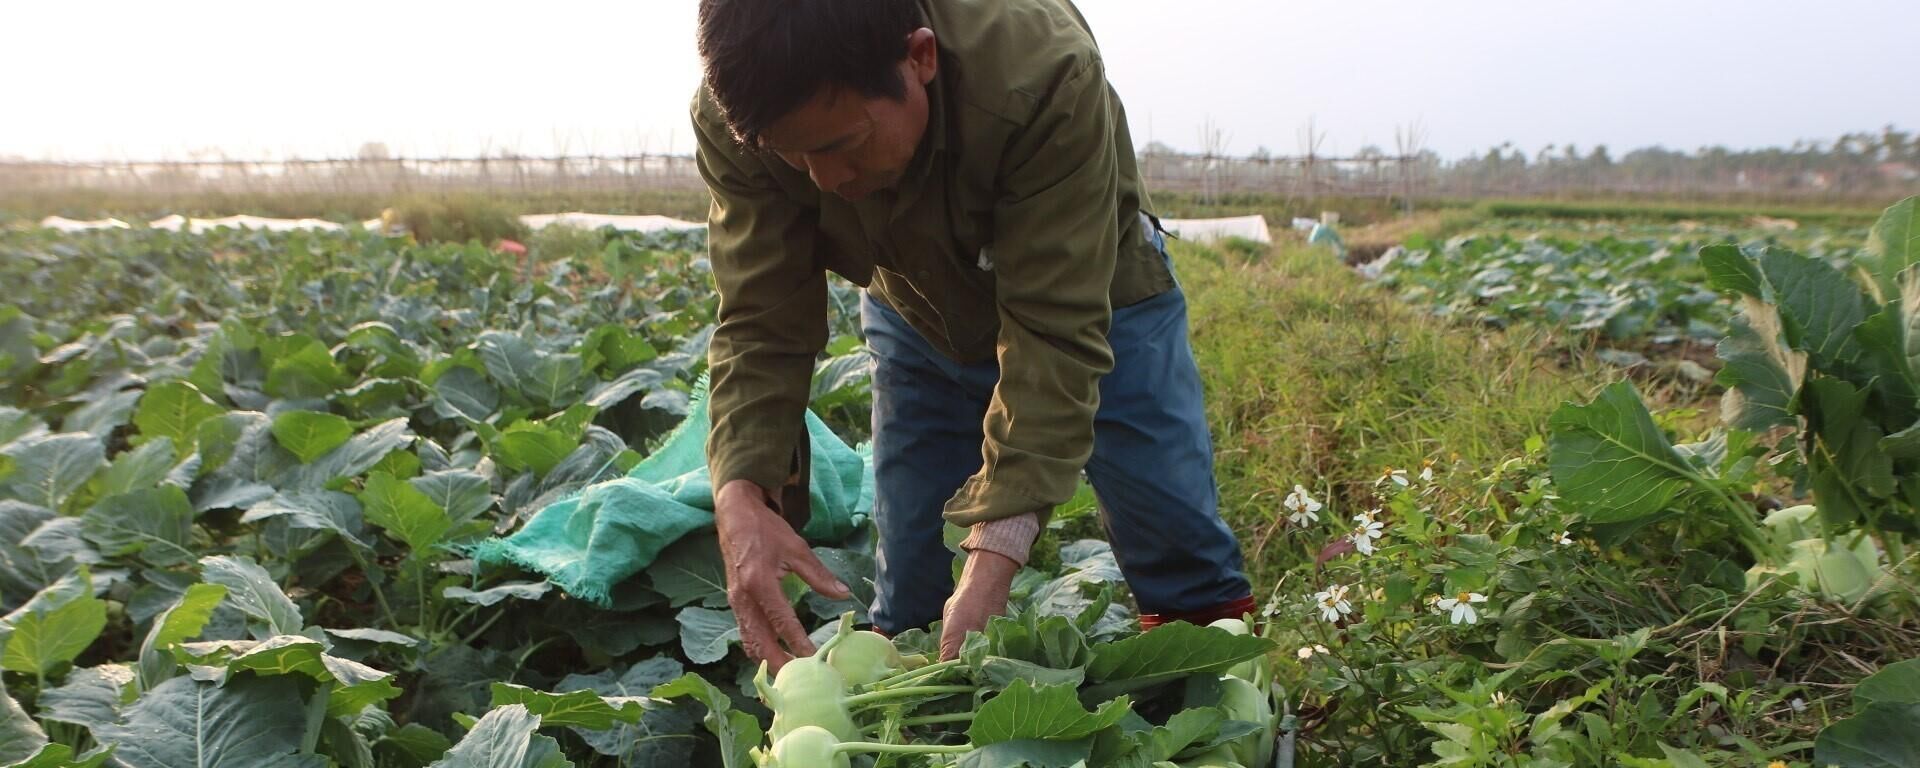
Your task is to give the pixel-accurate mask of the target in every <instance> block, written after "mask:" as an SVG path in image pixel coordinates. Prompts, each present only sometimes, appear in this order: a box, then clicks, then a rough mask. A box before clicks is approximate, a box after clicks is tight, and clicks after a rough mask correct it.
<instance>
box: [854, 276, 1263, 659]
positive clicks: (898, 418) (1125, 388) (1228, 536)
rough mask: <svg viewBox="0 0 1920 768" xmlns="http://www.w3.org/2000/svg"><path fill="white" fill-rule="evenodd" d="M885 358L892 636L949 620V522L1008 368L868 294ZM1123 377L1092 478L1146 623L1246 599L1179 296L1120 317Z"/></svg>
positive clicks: (871, 342) (1117, 374)
mask: <svg viewBox="0 0 1920 768" xmlns="http://www.w3.org/2000/svg"><path fill="white" fill-rule="evenodd" d="M861 323H862V325H863V327H864V330H865V333H866V338H867V346H868V347H869V349H870V350H871V351H872V353H873V358H874V371H873V462H874V474H875V480H876V486H877V488H876V493H875V499H874V522H875V525H876V527H877V528H878V532H879V542H878V545H879V546H878V550H879V552H878V562H877V565H878V568H877V577H876V581H877V590H876V594H875V597H874V601H873V607H872V614H873V621H874V624H875V626H877V627H878V628H879V629H880V630H881V631H883V632H887V633H898V632H902V631H905V630H907V629H910V628H914V627H924V626H926V625H927V624H929V623H931V622H932V621H934V620H935V619H938V618H940V615H941V612H942V610H943V608H944V606H945V604H946V600H947V597H948V596H950V595H951V594H952V593H953V574H952V562H953V555H952V553H951V552H949V551H948V550H947V548H946V545H945V544H944V543H943V538H942V530H943V524H944V521H943V520H942V518H941V516H940V513H941V510H942V509H943V508H944V507H945V505H946V503H947V500H948V499H950V498H952V497H953V494H954V492H955V491H958V490H959V489H960V485H961V484H962V483H963V482H965V481H966V479H967V478H968V477H969V476H971V475H972V474H973V473H974V472H976V471H978V470H979V469H980V466H981V461H982V459H981V457H980V444H981V441H982V440H983V439H984V437H983V434H982V432H981V421H982V419H984V418H985V416H986V411H987V402H988V400H989V399H990V398H991V397H992V394H993V388H994V385H995V383H997V382H998V381H999V379H1000V367H999V364H998V363H997V362H991V361H989V362H985V363H978V364H973V365H963V364H961V363H958V362H955V361H954V360H953V359H952V358H949V357H946V356H945V355H943V354H941V353H940V352H939V351H938V350H935V349H934V348H933V347H932V346H931V345H929V344H928V343H927V342H926V340H925V339H924V338H922V337H921V336H920V334H919V332H918V331H915V330H914V329H913V328H912V326H909V325H908V324H907V321H906V319H905V318H902V317H901V316H900V315H899V313H897V312H895V311H894V310H893V309H892V308H890V307H887V306H886V305H884V304H881V303H879V302H878V301H875V300H874V299H873V298H872V297H864V298H863V300H862V303H861ZM1107 340H1108V343H1109V344H1110V345H1111V346H1112V347H1113V356H1114V369H1113V372H1112V373H1110V374H1108V375H1107V376H1105V377H1104V378H1102V379H1101V381H1100V409H1099V411H1098V412H1097V414H1096V415H1095V418H1094V445H1093V457H1092V458H1091V459H1090V460H1088V462H1087V466H1086V473H1087V479H1088V480H1089V481H1090V482H1091V483H1092V485H1093V489H1094V493H1095V495H1096V496H1097V497H1098V498H1099V500H1100V507H1101V518H1102V520H1101V522H1102V523H1103V524H1104V525H1105V527H1106V532H1107V538H1108V541H1110V542H1111V543H1112V544H1113V552H1114V557H1115V559H1116V560H1118V561H1119V564H1120V570H1121V572H1122V573H1123V574H1124V575H1125V576H1126V579H1127V585H1128V587H1129V588H1130V589H1131V590H1132V591H1133V595H1134V599H1135V601H1136V602H1138V603H1139V607H1140V611H1141V612H1142V613H1176V612H1183V611H1198V610H1205V609H1208V608H1212V607H1215V606H1218V605H1221V604H1224V603H1228V602H1231V601H1234V600H1238V599H1242V598H1245V597H1246V596H1247V595H1248V593H1249V592H1250V588H1249V586H1248V584H1247V579H1246V576H1245V575H1244V574H1243V573H1242V571H1241V567H1242V562H1241V555H1240V544H1239V542H1238V541H1237V540H1235V539H1234V536H1233V532H1232V531H1230V530H1228V529H1227V526H1226V524H1225V523H1224V522H1222V521H1221V519H1220V514H1219V509H1218V506H1219V490H1218V488H1217V487H1216V486H1215V485H1214V478H1213V443H1212V437H1211V435H1210V434H1209V433H1208V430H1207V421H1206V413H1205V411H1204V408H1203V406H1202V400H1201V388H1200V373H1199V370H1198V369H1197V368H1196V367H1195V366H1194V362H1193V350H1192V348H1191V347H1190V346H1189V345H1188V342H1187V303H1186V296H1185V295H1184V294H1182V293H1181V291H1180V289H1179V288H1177V287H1176V288H1174V289H1173V290H1171V291H1168V292H1166V293H1164V294H1161V295H1159V296H1156V297H1154V298H1151V299H1148V300H1146V301H1144V302H1141V303H1138V304H1135V305H1133V306H1130V307H1123V308H1120V309H1117V310H1115V311H1114V313H1113V324H1112V328H1111V330H1110V331H1109V332H1108V335H1107Z"/></svg>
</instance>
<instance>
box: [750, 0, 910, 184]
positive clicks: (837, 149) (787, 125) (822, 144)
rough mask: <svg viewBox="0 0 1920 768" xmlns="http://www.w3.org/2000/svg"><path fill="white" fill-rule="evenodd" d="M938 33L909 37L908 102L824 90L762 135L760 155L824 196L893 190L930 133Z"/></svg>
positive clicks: (903, 65) (904, 66)
mask: <svg viewBox="0 0 1920 768" xmlns="http://www.w3.org/2000/svg"><path fill="white" fill-rule="evenodd" d="M938 50H939V49H938V47H937V46H936V45H935V44H934V40H933V31H932V30H928V29H924V28H923V29H919V30H915V31H914V32H913V34H912V35H910V36H909V37H908V48H907V58H906V59H904V60H902V61H901V62H900V63H899V65H898V66H899V67H900V77H901V80H902V82H904V83H905V84H906V94H905V96H904V97H903V98H901V99H899V100H894V99H890V98H886V97H884V96H883V97H878V98H869V97H867V96H863V95H861V94H860V93H859V92H858V91H855V90H853V89H850V88H843V87H828V88H824V89H821V92H820V93H818V94H815V95H814V97H813V98H812V99H809V100H808V101H807V102H806V103H805V104H802V105H800V108H799V109H796V110H794V111H793V112H790V113H788V114H787V115H785V116H784V117H781V118H780V119H779V120H776V121H774V122H773V124H772V125H770V126H768V127H767V129H766V130H765V131H763V132H762V134H761V139H760V146H761V148H762V149H766V150H768V151H771V152H773V153H774V154H776V155H779V156H780V159H782V160H785V161H786V163H787V164H788V165H791V166H793V167H794V169H795V170H800V171H805V172H806V173H807V175H808V176H811V177H812V178H813V183H814V185H815V186H818V187H820V189H821V191H824V192H831V193H833V194H836V195H839V196H840V197H842V198H845V199H847V200H859V199H861V198H863V197H866V196H867V195H871V194H873V193H874V192H878V191H880V190H882V189H886V188H888V187H891V186H893V185H894V184H896V183H898V182H899V181H900V177H901V176H903V175H905V174H906V171H907V166H908V165H909V164H911V163H912V162H913V155H914V152H915V151H917V150H918V149H919V147H920V139H921V137H922V136H925V135H926V132H927V84H928V83H930V82H933V77H934V75H935V74H936V72H937V67H938V62H939V53H938Z"/></svg>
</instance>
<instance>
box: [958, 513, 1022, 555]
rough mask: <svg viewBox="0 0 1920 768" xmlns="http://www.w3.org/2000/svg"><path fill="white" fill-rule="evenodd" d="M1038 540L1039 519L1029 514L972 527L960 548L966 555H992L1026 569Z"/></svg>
mask: <svg viewBox="0 0 1920 768" xmlns="http://www.w3.org/2000/svg"><path fill="white" fill-rule="evenodd" d="M1039 537H1040V515H1039V514H1038V513H1035V512H1028V513H1026V514H1023V515H1014V516H1013V517H1003V518H1001V519H999V520H989V521H987V522H984V523H975V524H973V526H972V527H971V528H970V529H969V530H968V532H967V538H966V539H965V540H964V541H961V542H960V548H961V549H964V550H966V551H968V552H974V551H976V550H977V551H983V552H992V553H994V554H996V555H1000V556H1002V557H1005V558H1007V559H1009V560H1012V561H1014V562H1015V563H1018V564H1020V565H1026V564H1027V556H1028V554H1029V553H1031V552H1032V551H1033V542H1034V540H1035V539H1037V538H1039Z"/></svg>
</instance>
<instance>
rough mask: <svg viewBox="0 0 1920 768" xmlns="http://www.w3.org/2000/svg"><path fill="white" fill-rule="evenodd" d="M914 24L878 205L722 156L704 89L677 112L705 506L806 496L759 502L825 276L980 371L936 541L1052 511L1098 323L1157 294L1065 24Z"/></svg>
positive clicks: (1118, 116) (1086, 404)
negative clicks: (915, 44)
mask: <svg viewBox="0 0 1920 768" xmlns="http://www.w3.org/2000/svg"><path fill="white" fill-rule="evenodd" d="M921 6H922V9H923V11H924V12H925V14H926V19H927V26H928V28H930V29H932V30H933V31H934V35H935V38H936V39H937V41H938V44H939V47H940V68H939V75H938V77H937V78H936V79H935V81H934V83H933V84H932V85H931V86H930V87H929V90H928V99H929V102H930V104H929V118H928V120H929V123H928V126H927V132H926V134H925V137H924V138H923V139H922V140H921V143H920V148H919V151H918V152H917V154H916V155H915V157H914V160H913V163H912V165H911V166H910V168H909V170H908V172H907V174H906V176H905V177H904V178H903V180H902V181H901V182H900V184H899V185H898V186H897V187H896V188H895V189H893V190H889V191H886V192H882V193H878V194H874V195H871V196H869V197H867V198H865V199H863V200H860V201H858V202H848V201H845V200H842V199H841V198H839V197H837V196H835V195H833V194H831V193H826V192H822V191H820V190H819V189H818V188H817V187H815V186H814V185H813V183H812V181H811V180H810V179H809V178H808V177H807V175H806V173H804V172H801V171H797V170H794V169H793V168H792V167H790V166H788V165H787V164H786V163H784V162H782V161H781V160H780V159H779V158H778V157H775V156H774V155H772V154H764V153H760V152H757V151H754V150H750V149H746V148H743V147H741V146H739V145H738V144H736V143H735V142H734V141H733V140H732V138H731V136H730V134H729V133H728V131H727V129H726V126H725V124H724V123H723V122H722V120H721V119H720V116H719V112H718V110H717V108H716V107H715V106H714V105H713V103H712V101H711V99H710V98H709V97H708V95H707V93H706V89H705V88H702V89H701V90H700V93H699V94H698V95H697V96H696V97H695V99H694V104H693V123H694V127H695V132H696V134H697V136H698V140H699V149H698V161H699V166H700V172H701V175H702V176H703V177H704V178H705V179H706V182H707V185H708V187H709V188H710V189H711V190H712V193H713V206H712V209H711V212H710V213H709V215H708V220H707V226H708V240H709V243H710V246H709V247H710V249H711V259H712V264H713V274H714V280H715V282H716V283H717V285H718V288H719V292H720V316H719V328H718V329H717V330H716V331H715V332H714V335H713V345H712V347H711V351H710V361H711V370H712V397H713V400H712V412H713V433H712V437H711V439H710V440H709V443H708V449H707V454H708V463H709V466H710V468H711V470H712V475H713V481H714V485H715V487H716V488H717V487H719V486H720V485H722V484H725V483H726V482H729V481H731V480H734V479H741V478H744V479H747V480H750V481H752V482H754V483H755V484H757V485H759V486H760V487H761V488H764V489H767V490H768V491H769V492H772V493H776V494H780V495H782V496H784V497H785V498H786V499H788V500H792V499H795V498H799V499H804V498H805V497H806V496H805V494H804V493H799V494H795V493H793V492H791V489H789V490H788V491H787V492H786V493H781V491H780V489H781V488H782V486H783V485H788V484H790V481H789V478H795V477H797V478H805V477H806V475H807V473H806V472H805V471H802V470H803V467H802V466H801V465H800V463H799V462H800V460H801V459H802V458H803V457H804V456H805V455H806V453H807V451H806V450H805V446H804V445H803V444H802V443H801V442H800V441H803V440H805V436H806V432H805V431H804V430H803V428H802V416H803V412H804V409H805V408H806V407H807V396H808V391H809V383H810V381H811V377H812V374H813V368H814V362H815V360H816V359H817V358H818V356H819V355H820V352H821V350H822V349H823V348H824V347H825V346H826V343H827V325H826V323H827V277H826V273H827V272H828V271H829V270H830V271H832V272H835V273H837V274H839V275H841V276H843V277H845V278H846V279H848V280H850V281H852V282H853V283H855V284H858V285H861V286H865V287H866V288H867V289H868V290H869V291H870V292H871V293H872V294H873V295H874V296H875V297H876V298H878V299H880V300H881V301H882V302H884V303H886V304H887V305H888V306H890V307H893V308H894V309H895V310H897V311H899V313H900V314H901V315H903V316H904V317H905V318H906V319H907V321H908V322H909V323H910V324H912V326H913V327H914V328H915V329H916V330H918V331H919V332H920V333H921V335H923V336H925V337H926V339H927V341H928V342H930V343H931V344H932V345H933V346H934V347H935V348H937V349H939V350H941V351H943V352H945V353H946V354H948V355H951V356H952V357H953V358H954V359H956V360H958V361H961V362H966V363H974V362H983V361H988V360H994V359H996V358H997V359H998V361H999V364H1000V383H999V386H998V387H997V388H996V389H995V391H994V396H993V400H992V402H991V403H990V404H989V405H988V408H987V413H986V419H985V422H984V427H985V435H986V441H985V444H984V445H983V446H982V454H983V456H984V459H985V463H984V466H983V467H982V469H981V470H980V472H979V473H977V474H975V475H974V476H973V477H972V478H971V479H969V480H968V481H967V482H966V484H965V485H964V486H962V487H961V488H960V490H959V492H958V493H957V494H955V495H954V497H953V499H952V500H951V501H949V502H948V503H947V506H946V510H945V515H946V518H947V520H948V521H950V522H952V523H954V524H957V525H971V524H973V523H978V522H984V521H987V520H995V519H999V518H1004V517H1011V516H1014V515H1019V514H1024V513H1027V512H1047V511H1050V510H1051V509H1052V508H1053V507H1054V506H1056V505H1058V504H1061V503H1063V502H1065V501H1066V500H1067V499H1069V498H1071V497H1072V495H1073V492H1074V489H1075V487H1076V485H1077V482H1078V478H1079V472H1080V469H1081V467H1082V466H1083V465H1084V464H1085V463H1086V461H1087V458H1088V456H1089V455H1091V453H1092V450H1093V416H1094V411H1095V410H1096V409H1097V407H1098V406H1099V401H1100V391H1099V386H1098V385H1099V380H1100V377H1101V375H1103V374H1105V373H1106V372H1107V371H1109V370H1110V369H1112V367H1113V352H1112V350H1111V349H1110V348H1109V347H1108V346H1107V340H1106V333H1107V328H1108V325H1109V323H1110V322H1111V320H1112V310H1113V308H1114V307H1124V306H1127V305H1130V304H1133V303H1136V302H1139V301H1143V300H1145V299H1148V298H1151V297H1153V296H1156V295H1159V294H1160V293H1163V292H1165V291H1167V290H1168V289H1170V288H1172V287H1173V278H1172V275H1171V274H1170V272H1169V271H1168V268H1167V265H1166V263H1165V261H1164V260H1163V259H1162V257H1161V255H1160V253H1159V251H1158V250H1157V249H1156V248H1155V247H1154V246H1153V244H1152V241H1151V238H1150V235H1151V232H1150V231H1149V226H1147V225H1143V223H1142V216H1141V213H1142V212H1143V211H1145V210H1146V209H1147V207H1148V200H1147V195H1146V190H1145V187H1144V186H1143V184H1142V183H1141V180H1140V173H1139V169H1138V168H1137V167H1136V165H1135V160H1134V153H1133V141H1132V139H1131V138H1130V136H1129V135H1128V132H1127V123H1126V117H1125V112H1124V111H1123V109H1122V108H1121V104H1120V97H1119V95H1118V94H1116V93H1115V92H1114V91H1113V88H1112V86H1110V85H1109V84H1108V83H1107V77H1106V68H1105V66H1104V64H1103V62H1102V61H1101V58H1100V50H1099V47H1098V46H1097V45H1096V44H1095V42H1094V39H1093V35H1092V32H1091V31H1090V30H1089V29H1088V28H1087V24H1086V21H1085V20H1084V19H1082V18H1081V16H1080V13H1079V11H1078V10H1077V9H1075V8H1074V7H1073V6H1072V5H1071V4H1070V3H1069V2H1067V0H922V2H921ZM783 511H785V510H783ZM785 512H786V513H787V514H788V515H789V516H790V517H791V516H792V512H791V511H785Z"/></svg>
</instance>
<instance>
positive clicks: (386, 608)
mask: <svg viewBox="0 0 1920 768" xmlns="http://www.w3.org/2000/svg"><path fill="white" fill-rule="evenodd" d="M347 555H348V556H350V557H352V558H353V562H354V564H355V565H358V566H360V572H361V573H362V574H365V575H366V577H367V586H369V587H372V588H373V599H374V601H375V602H378V603H379V604H380V613H382V614H384V615H385V616H386V617H387V628H388V629H395V630H397V629H400V628H401V627H402V626H404V625H402V624H401V623H400V619H398V618H396V617H394V615H393V606H391V605H388V604H387V593H386V590H383V589H381V588H380V582H379V581H378V580H377V578H378V577H376V576H374V574H373V568H372V566H369V565H367V559H366V558H364V557H361V556H360V552H359V550H356V549H354V548H353V547H352V546H351V545H349V546H348V547H347Z"/></svg>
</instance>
